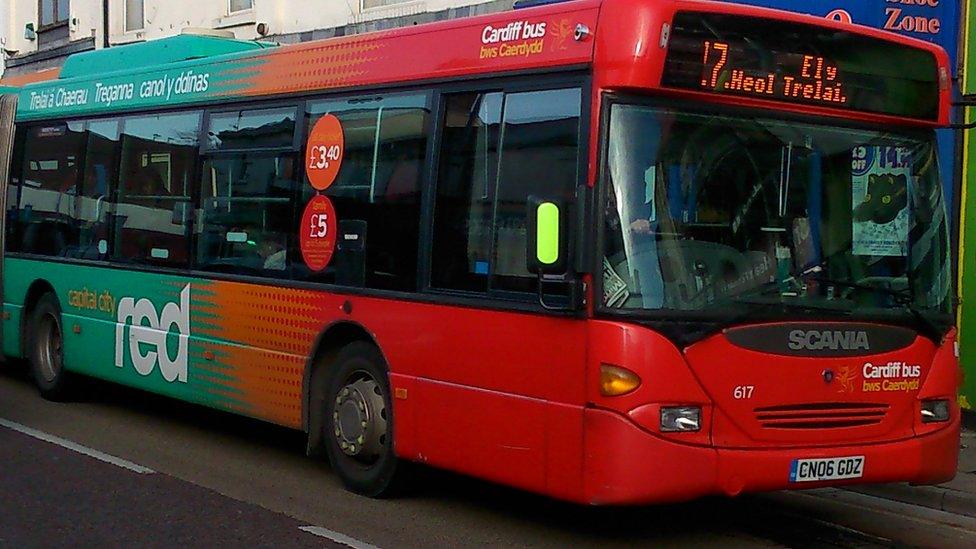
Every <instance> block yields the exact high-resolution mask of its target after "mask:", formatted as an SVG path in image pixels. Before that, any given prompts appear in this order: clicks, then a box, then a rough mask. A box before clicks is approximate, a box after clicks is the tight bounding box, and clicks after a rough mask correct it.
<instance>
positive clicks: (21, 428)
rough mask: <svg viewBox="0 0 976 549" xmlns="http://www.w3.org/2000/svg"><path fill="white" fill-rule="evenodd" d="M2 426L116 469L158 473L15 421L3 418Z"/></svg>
mask: <svg viewBox="0 0 976 549" xmlns="http://www.w3.org/2000/svg"><path fill="white" fill-rule="evenodd" d="M0 426H2V427H6V428H8V429H11V430H13V431H17V432H18V433H23V434H25V435H27V436H31V437H34V438H36V439H38V440H43V441H44V442H50V443H51V444H57V445H58V446H60V447H62V448H67V449H68V450H71V451H73V452H78V453H79V454H84V455H86V456H88V457H91V458H95V459H97V460H99V461H104V462H105V463H111V464H112V465H115V466H116V467H121V468H123V469H128V470H130V471H133V472H136V473H139V474H142V475H148V474H152V473H155V472H156V471H153V470H152V469H150V468H148V467H143V466H142V465H139V464H138V463H132V462H131V461H128V460H125V459H122V458H118V457H115V456H111V455H109V454H106V453H105V452H99V451H98V450H95V449H94V448H89V447H87V446H82V445H81V444H78V443H76V442H71V441H70V440H65V439H63V438H61V437H56V436H54V435H49V434H47V433H44V432H42V431H38V430H37V429H31V428H30V427H28V426H26V425H21V424H19V423H14V422H13V421H9V420H6V419H3V418H0Z"/></svg>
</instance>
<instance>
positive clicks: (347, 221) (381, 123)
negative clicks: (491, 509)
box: [296, 94, 429, 290]
mask: <svg viewBox="0 0 976 549" xmlns="http://www.w3.org/2000/svg"><path fill="white" fill-rule="evenodd" d="M427 103H428V96H427V95H426V94H411V95H393V96H374V97H366V98H356V99H350V100H341V101H336V100H327V101H318V102H314V103H310V104H309V107H308V125H307V127H308V128H309V131H311V129H312V128H313V127H314V125H315V123H316V122H318V121H319V120H320V119H321V118H322V117H323V116H325V115H327V114H331V115H333V116H335V117H336V118H337V119H338V121H339V125H340V126H341V128H342V133H343V136H344V154H343V156H342V158H341V161H340V165H339V169H338V173H337V174H336V179H335V181H334V182H333V183H332V184H331V185H330V186H329V187H328V188H327V189H326V190H325V191H324V192H323V193H322V194H324V195H325V196H326V197H328V198H329V200H330V201H331V202H332V205H333V207H334V209H335V214H336V215H335V217H336V225H335V226H336V228H337V231H338V235H337V236H338V238H337V248H336V250H335V252H334V255H333V257H332V259H331V261H330V262H329V264H328V265H327V266H326V267H325V268H324V269H322V270H313V269H312V268H309V267H308V266H307V265H306V264H305V263H304V262H302V267H301V269H299V270H298V271H297V272H296V277H298V278H300V279H305V280H316V281H322V282H329V283H336V284H343V285H349V286H364V287H368V288H380V289H388V290H415V289H416V278H417V277H416V272H417V249H418V248H417V243H418V241H419V239H420V189H421V180H422V173H423V172H422V166H423V160H424V155H425V151H426V148H427V135H426V127H427V118H428V115H429V108H428V106H427ZM312 152H313V151H310V150H306V151H305V158H306V160H308V159H309V158H311V157H310V156H309V155H310V154H312ZM312 160H313V161H314V160H315V159H314V158H312ZM306 163H307V162H306ZM306 168H307V166H306ZM315 194H317V191H316V190H315V189H313V188H312V186H311V185H310V184H309V182H308V180H307V178H306V181H305V182H303V184H302V200H301V206H300V208H302V209H303V208H304V207H305V205H306V204H308V202H309V201H310V200H311V199H312V198H313V196H314V195H315ZM299 212H301V209H300V210H299ZM306 229H308V228H306V227H299V230H302V231H304V230H306ZM298 255H299V257H301V253H300V250H299V254H298Z"/></svg>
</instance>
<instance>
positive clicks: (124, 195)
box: [113, 112, 200, 266]
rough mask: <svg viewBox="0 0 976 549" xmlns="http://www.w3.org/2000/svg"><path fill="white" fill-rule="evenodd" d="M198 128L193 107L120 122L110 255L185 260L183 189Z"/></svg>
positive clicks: (185, 197)
mask: <svg viewBox="0 0 976 549" xmlns="http://www.w3.org/2000/svg"><path fill="white" fill-rule="evenodd" d="M199 131H200V113H199V112H192V113H180V114H164V115H157V116H144V117H138V118H127V119H126V120H125V121H124V123H123V130H122V168H121V173H120V175H119V186H118V193H117V204H116V211H115V216H114V225H115V248H114V250H113V253H114V257H115V259H116V260H119V261H128V262H135V263H153V264H160V265H167V266H185V265H186V264H187V259H188V254H187V248H188V247H187V240H188V239H187V233H186V228H187V225H188V221H189V215H190V210H191V208H190V207H189V204H190V197H189V190H190V182H191V180H192V178H193V174H194V172H195V168H196V162H197V158H198V152H197V141H198V139H197V135H198V134H199Z"/></svg>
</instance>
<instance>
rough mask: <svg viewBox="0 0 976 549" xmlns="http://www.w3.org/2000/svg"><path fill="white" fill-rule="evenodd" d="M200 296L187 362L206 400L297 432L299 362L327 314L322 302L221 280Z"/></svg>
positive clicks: (298, 292)
mask: <svg viewBox="0 0 976 549" xmlns="http://www.w3.org/2000/svg"><path fill="white" fill-rule="evenodd" d="M201 290H202V291H198V292H196V293H194V295H193V311H194V312H195V313H196V314H197V315H198V316H197V318H198V319H199V321H198V320H196V319H195V320H194V336H196V337H197V338H198V342H200V345H199V346H198V347H197V348H195V350H194V354H193V357H192V360H193V363H194V367H195V368H196V371H198V372H199V373H200V375H202V376H208V377H210V378H211V380H212V382H213V384H212V385H211V389H210V391H211V393H212V394H213V396H214V397H215V398H217V399H218V400H220V401H221V402H223V403H224V404H223V405H222V406H223V407H225V408H227V409H229V410H231V411H234V412H238V413H242V414H246V415H250V416H254V417H259V418H261V419H266V420H268V421H272V422H275V423H278V424H281V425H287V426H290V427H300V426H301V418H302V398H301V397H302V380H303V375H304V370H305V364H306V360H307V357H308V355H309V351H310V349H311V346H312V343H313V342H314V340H315V337H316V336H317V335H318V334H319V332H320V331H321V329H322V327H323V325H324V324H325V322H326V316H327V315H326V310H325V308H324V307H323V306H322V304H321V303H320V302H319V301H320V299H321V296H319V295H318V294H316V293H315V292H310V291H305V290H295V289H285V288H272V287H266V286H251V285H247V284H239V283H233V282H223V281H216V282H213V283H210V284H208V285H207V286H206V287H205V289H202V288H201ZM317 297H318V299H317Z"/></svg>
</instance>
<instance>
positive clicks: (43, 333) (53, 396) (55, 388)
mask: <svg viewBox="0 0 976 549" xmlns="http://www.w3.org/2000/svg"><path fill="white" fill-rule="evenodd" d="M29 334H30V335H29V337H30V340H29V341H30V347H29V355H28V358H29V360H30V366H31V373H32V374H33V375H34V382H35V384H36V385H37V389H38V390H39V391H40V393H41V396H43V397H44V398H46V399H48V400H63V399H64V398H66V397H67V396H68V390H69V389H70V385H71V374H70V373H69V372H67V371H65V369H64V348H63V344H64V337H63V336H64V331H63V330H62V329H61V306H60V305H59V304H58V299H57V298H56V297H55V296H54V294H44V295H43V296H41V298H40V299H39V300H38V301H37V305H36V306H35V307H34V311H33V313H32V314H31V318H30V332H29Z"/></svg>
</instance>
